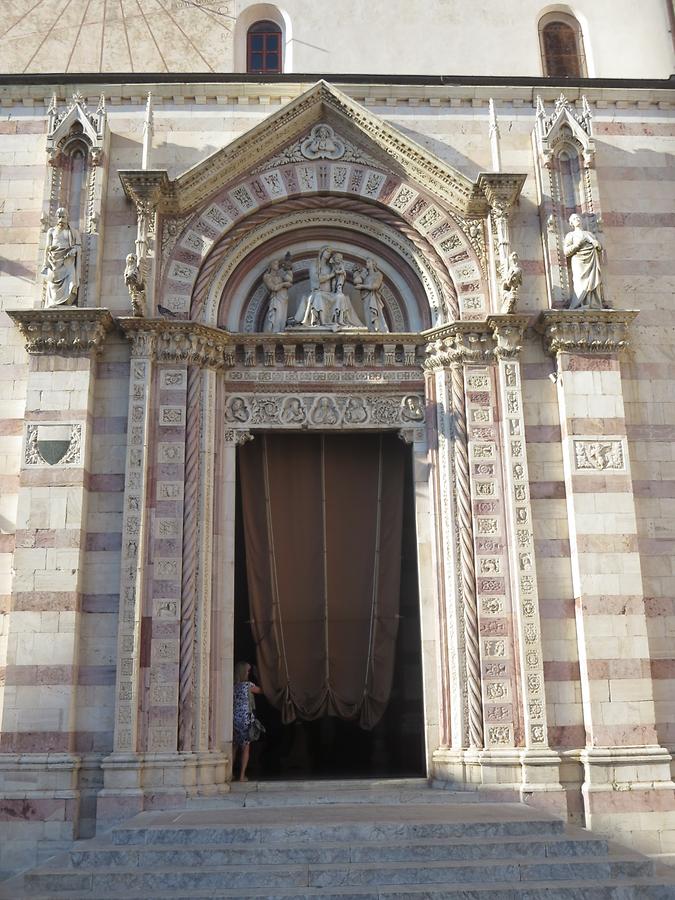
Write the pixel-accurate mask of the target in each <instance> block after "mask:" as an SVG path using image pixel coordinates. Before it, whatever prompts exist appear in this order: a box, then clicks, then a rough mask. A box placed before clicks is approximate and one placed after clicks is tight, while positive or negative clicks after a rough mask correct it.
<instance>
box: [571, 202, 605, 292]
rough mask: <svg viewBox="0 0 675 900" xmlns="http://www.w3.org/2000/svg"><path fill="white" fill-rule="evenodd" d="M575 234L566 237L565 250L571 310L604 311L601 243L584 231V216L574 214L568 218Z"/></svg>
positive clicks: (572, 232)
mask: <svg viewBox="0 0 675 900" xmlns="http://www.w3.org/2000/svg"><path fill="white" fill-rule="evenodd" d="M569 223H570V225H571V226H572V231H569V232H568V233H567V234H566V235H565V241H564V243H563V250H564V251H565V256H566V257H567V259H569V260H570V264H571V267H572V297H571V298H570V305H569V308H570V309H603V308H604V302H603V297H602V271H601V268H600V254H601V252H602V247H601V246H600V242H599V241H598V240H597V239H596V238H595V236H594V235H592V234H591V232H590V231H584V229H583V228H582V224H581V216H579V215H577V213H572V215H571V216H570V218H569Z"/></svg>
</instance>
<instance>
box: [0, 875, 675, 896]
mask: <svg viewBox="0 0 675 900" xmlns="http://www.w3.org/2000/svg"><path fill="white" fill-rule="evenodd" d="M18 896H25V897H26V898H28V897H30V900H54V894H53V893H51V892H50V893H49V894H35V893H30V894H26V895H23V894H22V895H18V894H12V895H11V900H17V897H18ZM66 896H67V897H68V898H69V900H92V896H93V895H92V894H91V893H89V892H86V893H83V892H81V891H73V892H70V893H68V894H67V895H66ZM0 897H3V900H4V897H7V898H9V897H10V895H8V894H7V895H6V894H2V893H1V892H0ZM673 897H675V882H673V883H669V884H666V883H664V882H663V881H662V880H661V879H656V878H631V879H622V880H621V881H608V882H605V883H604V884H601V885H600V884H598V883H597V882H595V881H583V880H580V879H574V881H569V882H565V883H552V882H550V881H539V882H529V883H528V884H527V885H525V884H518V885H517V884H513V883H509V882H501V883H495V884H489V885H487V884H471V885H470V886H467V885H456V884H454V885H453V884H447V883H446V884H435V885H399V886H396V885H387V886H383V887H379V888H352V887H347V888H333V889H329V890H326V889H324V888H304V889H299V890H293V889H290V890H278V891H277V890H275V891H269V890H267V891H265V892H264V893H260V891H258V890H256V889H255V888H254V889H252V890H248V889H242V888H233V889H227V888H226V889H221V890H218V889H216V890H206V891H189V892H185V891H181V890H176V891H173V890H168V891H167V890H162V891H161V893H154V892H152V893H149V892H147V891H144V892H142V893H135V892H133V891H132V892H129V891H126V890H125V891H121V892H111V891H109V890H105V891H102V892H101V893H99V894H97V895H96V900H673Z"/></svg>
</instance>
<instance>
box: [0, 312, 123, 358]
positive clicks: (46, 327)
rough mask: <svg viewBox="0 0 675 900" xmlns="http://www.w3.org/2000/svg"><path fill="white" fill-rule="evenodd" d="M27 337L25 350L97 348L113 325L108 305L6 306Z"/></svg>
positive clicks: (70, 351)
mask: <svg viewBox="0 0 675 900" xmlns="http://www.w3.org/2000/svg"><path fill="white" fill-rule="evenodd" d="M7 312H8V315H9V316H10V318H11V319H13V320H14V322H15V323H16V325H17V326H18V328H19V331H20V332H21V334H22V335H23V337H24V339H25V341H26V350H27V351H28V353H35V354H38V353H39V354H49V353H55V354H60V355H65V356H74V355H81V354H87V353H92V352H99V351H100V350H101V349H102V346H103V341H104V340H105V336H106V333H107V332H108V331H109V330H110V329H111V328H112V326H113V318H112V316H111V315H110V313H109V311H108V310H107V309H78V308H76V307H68V308H56V309H22V310H18V309H15V310H8V311H7Z"/></svg>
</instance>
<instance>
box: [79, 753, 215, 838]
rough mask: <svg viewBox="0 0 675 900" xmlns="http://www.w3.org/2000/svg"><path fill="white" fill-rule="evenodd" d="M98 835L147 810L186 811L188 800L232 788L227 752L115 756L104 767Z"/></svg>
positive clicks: (99, 803)
mask: <svg viewBox="0 0 675 900" xmlns="http://www.w3.org/2000/svg"><path fill="white" fill-rule="evenodd" d="M102 768H103V772H104V787H103V790H102V791H100V792H99V794H98V798H97V809H96V827H97V830H98V831H99V832H101V831H105V830H107V829H108V828H110V827H112V826H113V825H116V824H118V823H120V822H123V821H124V820H125V819H129V818H131V817H132V816H135V815H137V813H139V812H143V811H144V810H148V809H173V808H178V809H180V808H181V807H183V806H185V804H186V802H187V800H188V798H190V797H198V796H213V795H217V794H220V793H226V792H227V791H229V789H230V785H229V774H230V758H229V756H228V755H227V754H224V753H217V752H213V753H208V752H205V753H113V754H111V755H110V756H108V757H106V758H105V759H104V760H103V762H102Z"/></svg>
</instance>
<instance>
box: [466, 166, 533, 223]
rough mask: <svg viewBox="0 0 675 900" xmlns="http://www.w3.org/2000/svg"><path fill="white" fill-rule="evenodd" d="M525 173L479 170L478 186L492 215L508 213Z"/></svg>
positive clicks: (522, 183)
mask: <svg viewBox="0 0 675 900" xmlns="http://www.w3.org/2000/svg"><path fill="white" fill-rule="evenodd" d="M526 178H527V175H522V174H511V173H508V172H481V173H480V175H479V176H478V187H479V188H480V190H481V191H482V192H483V194H484V196H485V199H486V200H487V202H488V203H489V205H490V211H491V212H492V214H493V215H494V216H497V217H499V216H503V215H508V213H509V210H510V209H511V207H512V206H513V205H514V203H515V202H516V200H517V199H518V197H519V196H520V192H521V191H522V189H523V185H524V184H525V179H526Z"/></svg>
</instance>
